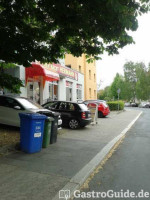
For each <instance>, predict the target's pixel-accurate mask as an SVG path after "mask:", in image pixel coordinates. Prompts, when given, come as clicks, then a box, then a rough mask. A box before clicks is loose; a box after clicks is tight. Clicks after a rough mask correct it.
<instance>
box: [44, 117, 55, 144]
mask: <svg viewBox="0 0 150 200" xmlns="http://www.w3.org/2000/svg"><path fill="white" fill-rule="evenodd" d="M53 121H54V118H52V117H47V119H46V120H45V126H44V134H43V144H42V147H43V148H47V147H48V145H49V141H50V137H51V127H52V122H53Z"/></svg>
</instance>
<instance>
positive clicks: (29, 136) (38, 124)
mask: <svg viewBox="0 0 150 200" xmlns="http://www.w3.org/2000/svg"><path fill="white" fill-rule="evenodd" d="M19 116H20V147H21V150H22V151H24V152H26V153H36V152H39V151H40V150H41V148H42V141H43V132H44V123H45V119H46V118H47V117H46V116H45V115H41V114H37V113H19Z"/></svg>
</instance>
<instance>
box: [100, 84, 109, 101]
mask: <svg viewBox="0 0 150 200" xmlns="http://www.w3.org/2000/svg"><path fill="white" fill-rule="evenodd" d="M109 93H110V87H105V89H104V90H100V91H99V92H98V99H102V100H103V99H104V100H105V99H106V98H108V99H109V97H110V94H109Z"/></svg>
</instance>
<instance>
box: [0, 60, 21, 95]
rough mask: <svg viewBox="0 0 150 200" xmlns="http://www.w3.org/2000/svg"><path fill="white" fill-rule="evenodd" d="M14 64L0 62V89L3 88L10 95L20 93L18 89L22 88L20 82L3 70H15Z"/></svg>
mask: <svg viewBox="0 0 150 200" xmlns="http://www.w3.org/2000/svg"><path fill="white" fill-rule="evenodd" d="M15 67H16V64H13V63H8V64H6V63H4V62H0V88H3V89H4V88H5V89H7V90H9V91H10V92H12V93H17V94H18V93H20V87H24V85H23V83H22V81H21V80H20V79H19V78H17V77H13V76H11V75H9V74H7V73H5V69H9V68H15Z"/></svg>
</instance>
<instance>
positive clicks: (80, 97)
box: [77, 84, 82, 100]
mask: <svg viewBox="0 0 150 200" xmlns="http://www.w3.org/2000/svg"><path fill="white" fill-rule="evenodd" d="M81 99H82V85H80V84H77V100H81Z"/></svg>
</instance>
